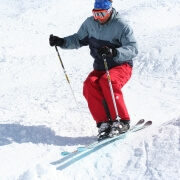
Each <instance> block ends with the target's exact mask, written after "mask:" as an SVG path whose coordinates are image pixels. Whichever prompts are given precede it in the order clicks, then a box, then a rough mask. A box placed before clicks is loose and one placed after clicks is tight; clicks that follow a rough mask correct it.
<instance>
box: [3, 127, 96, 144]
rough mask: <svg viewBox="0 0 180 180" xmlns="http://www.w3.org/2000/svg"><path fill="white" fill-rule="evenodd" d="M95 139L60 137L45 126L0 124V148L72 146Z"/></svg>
mask: <svg viewBox="0 0 180 180" xmlns="http://www.w3.org/2000/svg"><path fill="white" fill-rule="evenodd" d="M94 139H95V137H87V136H86V137H62V136H58V135H56V134H55V132H54V131H53V130H51V129H50V128H47V127H45V126H24V125H20V124H0V146H4V145H8V144H11V143H13V142H16V143H28V142H31V143H34V144H39V143H42V144H48V145H56V146H65V145H69V146H74V145H79V144H87V143H90V142H92V141H93V140H94Z"/></svg>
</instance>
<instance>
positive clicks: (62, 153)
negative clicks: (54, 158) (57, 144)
mask: <svg viewBox="0 0 180 180" xmlns="http://www.w3.org/2000/svg"><path fill="white" fill-rule="evenodd" d="M68 154H70V153H69V152H67V151H63V152H61V155H62V156H66V155H68Z"/></svg>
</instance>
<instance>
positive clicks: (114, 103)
mask: <svg viewBox="0 0 180 180" xmlns="http://www.w3.org/2000/svg"><path fill="white" fill-rule="evenodd" d="M102 57H103V60H104V66H105V70H106V75H107V79H108V83H109V88H110V92H111V97H112V101H113V105H114V109H115V112H116V120H117V121H120V117H119V115H118V110H117V105H116V100H115V97H114V92H113V87H112V82H111V77H110V73H109V70H108V65H107V61H106V55H105V54H102Z"/></svg>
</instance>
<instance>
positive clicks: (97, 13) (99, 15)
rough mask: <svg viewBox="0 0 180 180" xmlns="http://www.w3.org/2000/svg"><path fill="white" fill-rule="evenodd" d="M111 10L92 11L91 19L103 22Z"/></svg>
mask: <svg viewBox="0 0 180 180" xmlns="http://www.w3.org/2000/svg"><path fill="white" fill-rule="evenodd" d="M111 10H112V8H110V9H99V10H97V9H93V10H92V13H93V17H94V19H96V20H97V19H100V20H104V19H105V18H106V17H107V16H108V14H109V13H110V12H111Z"/></svg>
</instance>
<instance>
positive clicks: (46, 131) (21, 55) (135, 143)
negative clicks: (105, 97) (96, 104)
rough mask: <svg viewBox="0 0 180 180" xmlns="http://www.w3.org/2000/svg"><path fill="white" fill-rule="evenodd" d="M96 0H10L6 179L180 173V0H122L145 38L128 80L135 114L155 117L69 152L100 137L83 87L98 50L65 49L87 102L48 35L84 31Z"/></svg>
mask: <svg viewBox="0 0 180 180" xmlns="http://www.w3.org/2000/svg"><path fill="white" fill-rule="evenodd" d="M93 2H94V0H91V1H87V0H86V1H84V0H76V1H74V2H72V1H70V0H61V1H57V0H53V1H50V2H49V1H43V2H41V1H35V0H31V1H22V0H12V1H11V2H10V1H3V0H0V4H1V6H0V42H1V45H0V99H1V100H0V161H1V163H0V180H40V179H41V180H52V179H53V180H56V179H57V180H59V179H63V180H84V179H86V180H102V179H105V180H141V179H143V180H178V179H179V177H180V171H179V169H180V161H179V159H180V114H179V112H180V103H179V102H180V93H179V92H180V51H179V47H180V40H179V38H180V21H179V19H180V2H179V0H165V1H161V0H146V1H145V0H135V1H133V0H129V1H125V0H121V1H118V0H114V2H113V6H114V7H115V8H116V9H117V10H119V11H120V14H121V15H122V16H123V17H124V18H125V19H127V21H129V23H130V25H131V26H132V27H133V29H134V32H135V35H136V38H137V41H138V44H139V54H138V56H137V57H136V58H135V59H134V69H133V75H132V78H131V80H130V81H129V82H128V83H127V85H126V86H125V87H124V89H123V91H124V98H125V100H126V102H127V106H128V109H129V112H130V114H131V118H132V124H134V123H136V121H137V120H139V119H141V118H145V119H146V120H152V121H153V126H152V127H150V128H148V129H146V130H142V131H139V132H136V133H133V134H130V135H128V136H127V137H126V138H125V139H120V140H118V141H116V142H114V143H112V144H110V145H106V146H105V147H103V148H99V149H98V150H96V151H95V150H92V151H90V152H91V153H89V154H87V153H82V154H81V155H79V156H78V157H76V158H75V159H74V160H71V161H70V162H69V163H68V160H67V159H66V158H64V159H63V157H62V156H61V155H60V152H61V151H65V150H67V151H73V150H74V149H76V148H77V147H78V146H82V145H85V144H88V143H91V142H93V141H94V140H95V139H96V134H97V129H96V126H95V123H94V121H93V119H92V117H91V115H90V113H89V110H88V108H87V104H86V101H85V99H84V98H83V95H82V87H83V81H84V80H85V78H86V76H87V75H88V73H89V72H90V71H91V70H92V63H93V60H92V58H91V57H90V55H89V49H88V47H83V48H81V49H79V50H78V51H77V50H71V51H68V50H67V51H66V50H61V49H59V51H60V55H61V58H62V60H63V63H64V66H65V68H66V71H67V74H68V76H69V79H70V82H71V86H72V88H73V90H74V93H75V96H76V98H77V101H78V104H79V107H80V112H79V110H78V109H77V107H76V103H75V101H74V99H73V96H72V94H71V91H70V89H69V86H68V84H67V82H66V79H65V76H64V73H63V70H62V68H61V66H60V62H59V60H58V57H57V54H56V51H55V49H54V48H52V47H50V46H49V44H48V37H49V35H50V34H54V35H58V36H60V37H63V36H67V35H71V34H73V33H75V32H76V31H77V30H78V28H79V26H80V25H81V24H82V22H83V21H84V20H85V19H86V17H88V16H90V15H91V10H92V8H93ZM79 9H81V11H79ZM72 16H73V18H72ZM53 162H54V163H53Z"/></svg>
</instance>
